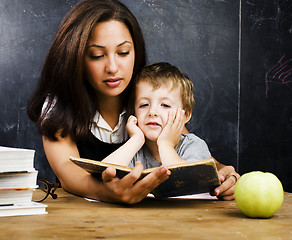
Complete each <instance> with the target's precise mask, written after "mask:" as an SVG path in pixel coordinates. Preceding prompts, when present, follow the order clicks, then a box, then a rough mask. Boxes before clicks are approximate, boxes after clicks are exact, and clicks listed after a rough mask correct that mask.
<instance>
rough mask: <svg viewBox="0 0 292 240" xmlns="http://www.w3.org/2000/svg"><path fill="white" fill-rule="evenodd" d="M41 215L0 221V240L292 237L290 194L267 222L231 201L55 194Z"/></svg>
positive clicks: (48, 200) (59, 190) (291, 197)
mask: <svg viewBox="0 0 292 240" xmlns="http://www.w3.org/2000/svg"><path fill="white" fill-rule="evenodd" d="M57 194H58V199H56V200H53V199H52V198H51V197H49V198H48V199H47V200H46V201H45V203H46V204H47V205H48V208H47V211H48V214H46V215H35V216H16V217H4V218H0V239H1V240H3V239H10V240H11V239H30V240H31V239H78V240H83V239H137V240H139V239H208V240H211V239H232V240H235V239H265V240H267V239H273V240H275V239H285V240H287V239H292V194H291V193H285V200H284V203H283V205H282V207H281V209H280V210H279V211H278V212H277V213H276V214H275V215H274V216H273V217H272V218H270V219H250V218H246V217H245V216H243V215H242V214H241V213H240V211H239V209H238V208H237V206H236V203H235V201H218V200H216V201H215V200H198V199H195V200H181V199H180V200H157V199H145V200H144V201H142V202H141V203H139V204H137V205H134V206H121V205H115V204H108V203H102V202H89V201H87V200H85V199H83V198H80V197H76V196H73V195H71V194H68V193H66V192H64V191H63V190H62V189H58V190H57Z"/></svg>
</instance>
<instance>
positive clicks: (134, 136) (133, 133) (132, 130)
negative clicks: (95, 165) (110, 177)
mask: <svg viewBox="0 0 292 240" xmlns="http://www.w3.org/2000/svg"><path fill="white" fill-rule="evenodd" d="M136 124H137V119H136V117H134V116H130V117H129V119H128V122H127V125H126V128H127V131H128V133H129V136H130V138H129V140H128V141H127V142H126V143H125V144H123V145H122V146H121V147H119V148H118V149H117V150H116V151H114V152H113V153H111V154H110V155H108V156H107V157H106V158H105V159H103V160H102V162H107V163H112V164H117V165H122V166H128V165H129V163H130V162H131V160H132V159H133V157H134V155H135V154H136V153H137V152H138V151H139V150H140V148H141V147H142V146H143V144H144V142H145V137H144V134H143V132H142V131H141V129H140V128H139V127H138V126H137V125H136Z"/></svg>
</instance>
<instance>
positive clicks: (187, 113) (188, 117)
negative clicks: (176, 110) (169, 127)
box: [185, 112, 192, 124]
mask: <svg viewBox="0 0 292 240" xmlns="http://www.w3.org/2000/svg"><path fill="white" fill-rule="evenodd" d="M185 114H186V122H185V124H186V123H188V122H189V121H190V120H191V117H192V112H186V113H185Z"/></svg>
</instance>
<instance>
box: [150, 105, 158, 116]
mask: <svg viewBox="0 0 292 240" xmlns="http://www.w3.org/2000/svg"><path fill="white" fill-rule="evenodd" d="M149 116H151V117H157V116H158V113H157V111H156V109H155V108H154V107H151V108H150V109H149Z"/></svg>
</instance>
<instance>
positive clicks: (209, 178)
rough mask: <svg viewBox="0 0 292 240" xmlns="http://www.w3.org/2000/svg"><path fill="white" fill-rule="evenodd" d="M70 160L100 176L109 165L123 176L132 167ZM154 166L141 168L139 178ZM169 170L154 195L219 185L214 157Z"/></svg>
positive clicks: (186, 192) (172, 194) (181, 193)
mask: <svg viewBox="0 0 292 240" xmlns="http://www.w3.org/2000/svg"><path fill="white" fill-rule="evenodd" d="M70 160H71V161H72V162H74V163H75V164H77V165H78V166H80V167H82V168H83V169H85V170H86V171H87V172H89V173H91V174H93V175H94V176H96V177H98V178H101V173H102V172H103V171H104V170H105V169H106V168H107V167H109V166H112V167H114V168H115V169H116V171H117V175H116V176H117V177H119V178H123V177H124V176H125V175H127V174H128V173H129V172H131V170H132V168H130V167H125V166H121V165H115V164H110V163H104V162H99V161H95V160H90V159H84V158H76V157H70ZM154 169H156V168H149V169H145V170H143V172H142V174H141V178H143V177H145V176H146V175H147V174H149V173H151V172H152V171H153V170H154ZM168 169H169V170H170V171H171V175H170V176H169V178H168V179H167V180H166V181H165V182H163V183H162V184H160V185H159V186H158V187H157V188H155V189H154V190H153V191H152V193H153V195H154V196H155V197H159V198H162V197H175V196H184V195H190V194H197V193H204V192H209V191H210V190H213V189H214V188H216V187H217V186H219V185H220V180H219V177H218V172H217V168H216V165H215V161H214V159H212V158H210V159H204V160H201V161H197V162H186V163H183V164H177V165H171V166H168Z"/></svg>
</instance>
